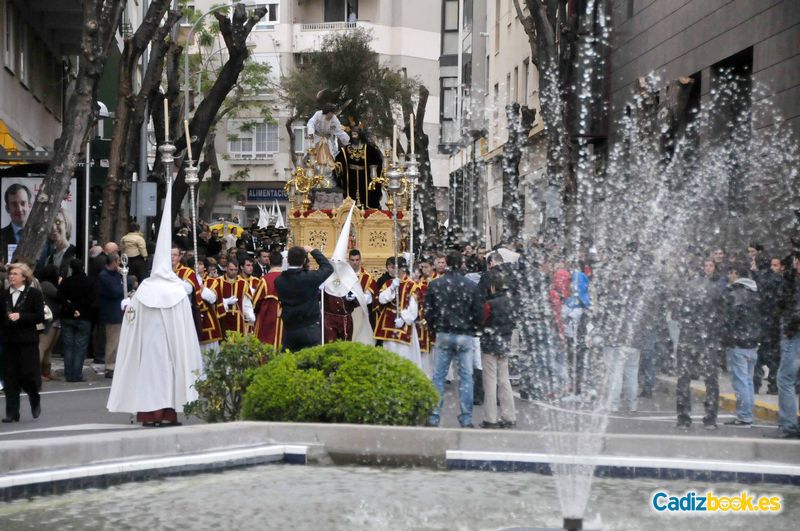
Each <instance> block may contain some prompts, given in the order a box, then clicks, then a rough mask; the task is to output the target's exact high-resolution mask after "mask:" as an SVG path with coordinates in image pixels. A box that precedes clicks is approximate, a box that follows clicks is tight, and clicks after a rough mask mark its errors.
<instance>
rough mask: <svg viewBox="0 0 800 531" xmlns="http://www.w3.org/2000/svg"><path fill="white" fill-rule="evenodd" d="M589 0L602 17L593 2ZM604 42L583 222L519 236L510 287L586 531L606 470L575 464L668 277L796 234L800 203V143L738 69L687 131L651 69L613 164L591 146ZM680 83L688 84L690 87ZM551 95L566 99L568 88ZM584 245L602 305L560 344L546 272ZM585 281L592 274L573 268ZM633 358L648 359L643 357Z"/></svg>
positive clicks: (575, 524) (586, 162) (590, 444)
mask: <svg viewBox="0 0 800 531" xmlns="http://www.w3.org/2000/svg"><path fill="white" fill-rule="evenodd" d="M588 4H589V5H587V12H588V13H592V12H593V11H594V8H593V4H594V2H591V1H590V2H588ZM596 23H597V24H598V26H599V27H600V31H599V33H598V34H599V38H600V39H605V38H606V37H607V29H606V24H605V19H604V18H603V16H602V14H601V15H600V16H599V18H598V19H597V20H596ZM597 44H598V42H597V41H594V42H592V41H589V40H585V41H584V43H583V45H582V47H581V49H580V52H579V57H578V62H579V63H581V64H580V66H581V68H580V72H581V76H580V79H579V83H578V87H577V94H578V97H577V101H578V113H577V114H578V119H577V123H578V131H577V132H578V135H577V136H576V137H577V141H576V144H575V145H574V149H575V151H576V153H575V155H574V157H573V160H574V161H576V163H575V172H576V177H577V182H578V183H579V194H578V198H577V202H576V205H575V216H574V219H573V221H572V222H573V225H572V226H569V227H566V229H567V230H566V231H564V232H562V233H561V234H560V235H559V236H558V237H557V238H555V240H554V241H545V242H544V245H542V244H541V242H537V243H536V244H531V241H532V240H538V236H535V237H534V236H533V235H521V237H520V238H518V241H523V242H525V243H526V246H525V252H524V253H523V258H522V260H521V262H520V264H519V267H518V268H517V269H516V270H515V278H514V281H513V283H515V284H516V287H517V292H516V294H515V296H516V297H518V298H519V300H520V304H519V305H518V309H519V313H518V315H517V316H516V317H517V321H518V322H520V323H522V324H521V326H520V342H519V352H518V353H517V356H518V357H519V358H520V359H521V360H522V366H523V372H524V374H523V378H522V380H523V387H526V388H527V389H525V391H526V392H527V394H529V395H531V396H533V397H534V398H535V399H536V400H537V401H538V402H539V405H540V408H541V409H542V410H543V417H542V418H543V423H544V425H543V426H542V427H543V429H545V430H546V431H547V432H548V434H549V437H548V439H547V440H548V445H549V450H550V451H551V452H552V453H555V454H562V455H567V456H575V457H576V460H575V462H572V463H570V462H568V463H559V464H553V465H551V469H552V472H553V475H554V478H555V483H556V487H557V490H558V494H559V500H560V504H561V512H562V515H563V517H564V527H565V529H580V527H581V525H582V523H581V519H582V517H583V515H584V514H585V512H586V508H587V503H588V500H589V493H590V488H591V484H592V480H593V477H594V472H595V467H594V465H590V464H586V461H585V460H582V459H577V458H578V457H580V456H584V457H585V456H596V455H598V454H599V453H600V451H601V450H602V436H603V434H604V433H605V431H606V428H607V425H608V414H609V412H610V410H611V409H612V402H616V401H617V400H618V399H619V392H620V388H621V386H622V379H623V370H624V369H623V368H624V366H625V364H626V359H627V357H628V356H629V355H631V352H632V351H635V350H637V347H638V346H639V345H640V343H641V339H642V335H643V334H646V332H647V327H648V326H650V325H651V322H650V320H651V319H652V318H653V311H654V308H653V303H654V302H657V301H658V300H659V297H660V296H661V295H662V294H663V293H664V291H665V287H667V286H668V285H669V284H670V283H674V281H678V282H681V281H686V280H688V277H686V276H685V275H686V271H687V269H686V268H688V267H690V266H692V265H694V264H692V263H691V262H692V261H696V260H698V259H700V258H701V256H702V254H700V253H702V252H703V251H698V250H704V251H706V252H707V251H709V250H710V249H711V246H712V245H714V244H716V245H719V244H720V241H721V240H724V241H727V243H730V244H738V245H740V246H741V248H744V246H745V243H746V242H747V241H753V239H755V240H759V241H764V240H768V241H775V240H776V235H777V238H781V237H783V238H786V239H788V234H789V232H790V231H791V230H792V229H793V227H794V225H793V224H794V223H795V220H794V216H793V210H792V208H791V207H792V206H793V205H796V204H797V202H796V201H797V199H798V194H797V192H796V190H797V186H796V185H797V184H798V183H797V181H798V175H797V168H798V145H797V142H796V140H795V139H794V138H792V136H791V134H790V132H789V131H788V130H787V129H786V128H785V127H782V126H781V119H780V117H779V116H778V115H777V113H776V112H775V109H774V108H773V107H772V105H771V104H770V101H769V99H768V98H766V97H765V95H764V91H763V89H761V88H760V87H758V86H753V85H752V84H751V83H749V82H743V81H742V78H741V76H740V75H739V74H737V73H736V72H733V71H727V72H726V71H718V72H716V73H715V78H714V83H713V88H712V90H711V92H710V94H709V95H708V97H707V98H706V99H705V100H704V101H703V103H702V105H696V106H693V105H688V106H687V115H686V116H685V117H683V118H685V123H684V122H683V121H681V120H678V121H679V122H681V123H680V124H679V126H678V127H677V130H676V127H675V120H672V121H670V118H674V117H671V116H670V115H669V112H670V111H669V109H666V110H665V109H663V108H662V109H661V110H660V109H659V107H658V103H657V99H656V94H657V93H658V89H659V87H660V86H662V83H661V82H660V80H659V79H658V78H657V77H655V76H652V75H651V76H648V78H647V79H646V80H644V83H643V85H642V87H641V89H642V90H641V92H640V94H638V95H637V96H636V97H635V98H634V99H633V101H632V102H631V103H630V104H629V105H628V106H627V107H626V111H625V113H624V116H623V117H622V118H621V119H620V120H619V121H618V124H617V127H616V132H617V135H616V138H615V139H614V142H613V144H612V146H613V147H612V148H611V149H610V152H609V153H608V155H607V158H605V159H601V158H600V156H599V154H597V153H595V152H594V151H593V150H592V148H591V146H590V145H589V143H588V141H587V137H588V132H589V127H590V125H591V123H592V120H593V119H594V118H595V117H593V116H592V112H593V110H596V109H598V105H597V102H596V101H595V100H596V98H597V95H595V94H594V93H593V91H592V88H593V87H594V86H595V83H596V77H597V73H598V72H601V71H602V70H603V68H602V61H603V56H602V53H600V52H599V49H600V48H601V47H599V46H597ZM671 88H672V90H676V89H677V90H679V91H680V90H684V91H685V90H688V89H690V88H691V81H689V80H683V86H678V87H675V86H673V87H671ZM696 90H698V92H697V94H699V87H697V88H696ZM682 96H684V97H685V96H686V95H685V94H683V95H682ZM698 100H699V98H698ZM542 101H543V102H545V101H548V102H551V103H555V104H559V105H560V104H561V103H560V98H559V96H558V95H550V97H549V98H548V97H545V98H542ZM694 103H695V104H699V101H697V102H694ZM731 110H734V112H733V113H731V112H730V111H731ZM726 111H727V112H726ZM726 117H727V118H726ZM525 136H526V135H522V137H523V138H522V140H523V142H524V141H525ZM523 149H524V148H523ZM554 152H558V150H552V149H551V150H550V152H549V153H550V154H551V155H552V153H554ZM523 158H524V157H523ZM511 163H513V161H506V162H505V164H506V165H508V164H511ZM568 163H569V161H562V163H561V164H560V165H559V166H560V167H562V168H566V167H568V166H569V164H568ZM560 177H561V182H562V183H563V181H564V178H563V176H560ZM562 186H563V184H562ZM531 192H532V190H527V191H526V193H527V194H530V193H531ZM747 198H751V200H748V199H747ZM519 200H520V201H521V198H520V199H519ZM586 242H591V243H592V245H593V246H594V247H595V248H596V249H597V251H598V255H597V258H599V260H598V261H597V262H596V264H595V267H594V274H593V278H592V280H591V290H590V291H591V293H592V300H591V305H590V306H589V305H586V304H585V302H584V303H583V304H581V303H580V301H577V300H576V301H575V302H576V303H578V304H576V306H582V308H581V311H580V312H578V313H582V315H580V316H579V317H577V330H576V333H575V334H574V336H573V337H572V338H563V337H560V336H559V331H558V330H557V328H556V326H555V325H554V323H555V317H556V316H554V315H553V314H552V310H551V307H550V304H548V296H549V295H550V289H551V288H550V285H549V283H548V280H547V278H546V275H545V273H544V272H543V271H542V270H541V266H542V265H543V264H547V263H549V264H550V265H552V264H553V263H554V262H558V261H560V260H564V259H567V260H569V259H570V258H572V259H574V258H575V257H576V256H578V253H579V252H580V250H581V247H582V246H583V245H586ZM676 273H677V274H678V277H677V278H676ZM681 276H682V278H681ZM576 280H581V279H580V278H577V277H576V276H575V275H573V282H575V281H576ZM573 290H574V286H573ZM573 295H575V293H574V291H573ZM565 302H566V304H567V305H569V304H572V303H571V302H570V301H569V300H568V301H565ZM675 302H676V304H680V301H679V299H676V301H675ZM659 317H660V318H661V319H662V320H663V319H664V318H665V316H664V315H663V314H659ZM633 355H634V356H635V359H636V360H638V356H639V354H638V352H634V354H633ZM636 365H637V368H638V361H636Z"/></svg>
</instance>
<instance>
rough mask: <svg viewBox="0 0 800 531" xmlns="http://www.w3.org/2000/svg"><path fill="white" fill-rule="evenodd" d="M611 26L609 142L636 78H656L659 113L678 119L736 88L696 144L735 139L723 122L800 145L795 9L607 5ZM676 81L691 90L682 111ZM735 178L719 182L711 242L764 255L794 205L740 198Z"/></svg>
mask: <svg viewBox="0 0 800 531" xmlns="http://www.w3.org/2000/svg"><path fill="white" fill-rule="evenodd" d="M612 21H613V29H614V31H613V33H612V41H613V51H612V55H611V65H612V76H611V80H610V91H611V96H610V109H611V118H612V119H611V140H612V142H613V139H614V125H613V124H614V122H615V119H619V117H621V116H622V114H623V113H624V112H625V107H626V105H627V104H628V102H629V101H630V100H631V98H632V96H633V94H634V93H635V92H636V91H637V90H639V79H640V78H643V77H644V76H648V75H650V74H651V73H652V74H654V77H655V79H657V80H658V81H657V83H658V86H657V87H656V89H657V92H656V94H655V97H656V101H658V102H659V110H660V112H659V114H660V115H663V116H665V117H671V116H675V115H685V116H678V117H677V118H678V119H681V118H683V119H685V120H691V116H690V114H691V113H692V112H693V108H697V107H698V105H703V104H705V103H707V102H710V101H711V100H712V98H713V94H714V93H715V92H718V91H719V89H720V88H721V87H722V86H723V84H724V83H728V82H730V81H731V80H733V81H734V82H735V83H737V85H738V89H737V90H739V92H740V95H741V96H743V97H740V98H738V99H737V100H736V101H735V102H734V103H732V104H730V105H726V106H724V108H720V109H715V110H714V119H713V121H712V123H711V124H710V126H709V128H708V130H706V131H704V132H702V133H701V138H699V142H701V143H703V145H712V144H717V145H719V144H720V143H723V144H724V143H725V142H726V141H727V142H729V143H730V142H732V141H734V140H735V138H734V135H736V134H737V133H736V130H735V129H736V128H735V127H732V124H740V125H743V126H744V127H745V128H746V134H745V135H744V136H746V137H748V138H749V135H751V134H752V135H758V134H759V132H760V131H762V130H764V131H766V129H767V128H769V127H772V126H777V127H782V128H784V129H786V130H790V131H791V132H792V133H793V134H794V140H795V142H796V141H797V139H798V138H800V2H797V1H796V0H746V1H738V2H729V1H724V0H616V1H613V3H612ZM679 79H683V83H687V82H688V83H689V84H690V86H691V88H690V89H689V90H690V94H689V100H690V103H689V104H686V105H681V104H680V103H679V102H678V101H677V100H676V98H675V97H674V96H672V95H671V92H670V89H671V88H672V89H674V86H675V82H676V80H679ZM757 105H758V106H759V107H762V106H769V107H771V108H772V109H773V110H774V111H775V115H773V114H771V113H764V114H762V113H757V112H751V111H752V110H753V109H755V108H756V106H757ZM730 145H735V144H732V143H731V144H730ZM734 151H736V149H735V148H734ZM742 151H744V150H742ZM744 162H745V164H752V163H753V162H752V161H749V160H746V161H744ZM736 165H737V164H732V165H731V166H732V167H734V166H736ZM736 173H737V172H736V170H733V171H731V172H730V175H728V176H727V178H728V179H729V193H728V198H727V199H726V200H725V202H724V207H723V211H721V212H720V213H719V216H718V218H719V219H720V220H722V221H721V226H720V227H717V229H719V230H720V231H722V234H721V235H720V236H719V241H716V242H715V244H717V245H722V244H727V245H729V246H731V247H733V252H735V253H737V254H740V255H741V254H742V253H743V250H744V247H746V245H747V242H748V241H749V239H750V238H757V239H759V240H760V241H761V243H763V244H765V245H766V246H767V248H768V249H770V248H771V249H772V250H773V251H778V250H779V249H783V248H784V247H785V246H787V245H788V243H787V240H788V236H789V234H786V233H785V231H784V230H783V229H786V228H790V227H792V226H794V224H795V223H796V222H795V220H794V215H793V213H792V209H793V208H796V206H795V205H794V203H793V202H792V199H793V198H787V196H791V193H789V194H787V193H786V192H785V191H784V192H776V190H775V189H774V187H766V189H762V190H761V193H763V194H765V195H763V196H759V195H758V194H759V191H758V189H756V191H755V193H751V192H750V191H748V192H747V194H745V192H744V190H745V189H747V187H748V185H749V183H746V182H745V183H739V182H736V181H737V177H736V175H735V174H736ZM743 174H745V175H746V174H747V173H746V172H743ZM760 177H766V178H769V177H770V176H760ZM795 187H796V184H795V185H790V189H795ZM756 188H758V187H756ZM787 199H788V202H786V201H785V200H787ZM775 210H781V211H785V212H784V215H782V216H779V218H780V219H778V218H775V219H774V220H773V222H772V223H766V222H765V220H766V218H767V217H768V216H765V213H766V212H767V211H775ZM769 216H773V214H769ZM726 220H727V222H726ZM726 225H727V226H726ZM765 225H766V226H765Z"/></svg>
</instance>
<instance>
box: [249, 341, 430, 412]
mask: <svg viewBox="0 0 800 531" xmlns="http://www.w3.org/2000/svg"><path fill="white" fill-rule="evenodd" d="M438 401H439V395H438V393H437V392H436V388H435V387H434V386H433V384H432V383H431V381H430V380H429V379H428V377H427V376H426V375H425V374H424V373H423V372H422V371H421V370H419V368H418V367H417V366H416V365H414V364H413V363H411V362H410V361H408V360H406V359H404V358H401V357H400V356H398V355H396V354H394V353H392V352H389V351H388V350H384V349H382V348H378V347H370V346H367V345H362V344H359V343H350V342H345V341H339V342H335V343H329V344H327V345H322V346H318V347H312V348H307V349H304V350H301V351H299V352H286V353H283V354H281V355H279V356H277V357H276V358H275V359H273V360H272V361H270V362H269V363H268V364H267V365H265V366H263V367H260V368H259V369H256V370H255V371H253V379H252V383H251V384H250V386H249V387H248V388H247V391H246V393H245V396H244V404H243V406H242V417H243V418H245V419H252V420H272V421H288V422H334V423H352V424H389V425H403V426H408V425H423V424H425V422H426V421H427V418H428V415H429V414H430V412H431V411H432V410H433V408H434V407H435V406H436V404H437V403H438Z"/></svg>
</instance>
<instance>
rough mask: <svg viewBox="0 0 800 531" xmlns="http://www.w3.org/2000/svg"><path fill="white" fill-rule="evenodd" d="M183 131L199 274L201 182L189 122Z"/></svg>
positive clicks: (193, 236)
mask: <svg viewBox="0 0 800 531" xmlns="http://www.w3.org/2000/svg"><path fill="white" fill-rule="evenodd" d="M183 130H184V134H185V138H186V153H187V155H188V156H187V159H188V166H186V170H185V174H184V182H186V184H187V185H188V186H189V198H190V201H191V208H192V249H193V250H194V272H195V274H198V273H197V272H198V261H199V259H198V257H197V199H196V195H195V189H196V188H197V185H198V184H199V182H200V179H198V177H197V172H198V170H199V168H198V167H197V166H195V165H194V160H193V157H192V137H191V136H190V135H189V120H184V121H183Z"/></svg>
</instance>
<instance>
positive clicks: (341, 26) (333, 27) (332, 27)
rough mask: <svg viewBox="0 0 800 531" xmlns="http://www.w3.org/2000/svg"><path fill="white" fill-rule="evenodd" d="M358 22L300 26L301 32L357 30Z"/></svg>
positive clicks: (318, 23)
mask: <svg viewBox="0 0 800 531" xmlns="http://www.w3.org/2000/svg"><path fill="white" fill-rule="evenodd" d="M357 25H358V22H311V23H308V24H299V26H300V31H325V32H327V31H338V30H348V29H355V28H356V26H357Z"/></svg>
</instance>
